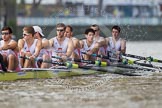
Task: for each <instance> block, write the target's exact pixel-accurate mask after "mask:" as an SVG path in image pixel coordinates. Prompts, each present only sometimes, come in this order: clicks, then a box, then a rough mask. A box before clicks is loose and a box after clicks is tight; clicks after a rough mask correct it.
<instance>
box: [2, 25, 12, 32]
mask: <svg viewBox="0 0 162 108" xmlns="http://www.w3.org/2000/svg"><path fill="white" fill-rule="evenodd" d="M4 30H8V31H9V33H10V34H11V33H12V29H11V27H9V26H6V27H3V28H2V30H1V31H4Z"/></svg>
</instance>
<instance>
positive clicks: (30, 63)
mask: <svg viewBox="0 0 162 108" xmlns="http://www.w3.org/2000/svg"><path fill="white" fill-rule="evenodd" d="M34 34H35V31H34V28H33V27H32V26H26V27H24V28H23V38H22V39H19V40H18V47H19V53H20V65H21V67H22V68H35V67H38V66H37V63H36V62H35V58H37V57H38V55H39V52H40V50H41V48H42V42H41V40H38V39H34Z"/></svg>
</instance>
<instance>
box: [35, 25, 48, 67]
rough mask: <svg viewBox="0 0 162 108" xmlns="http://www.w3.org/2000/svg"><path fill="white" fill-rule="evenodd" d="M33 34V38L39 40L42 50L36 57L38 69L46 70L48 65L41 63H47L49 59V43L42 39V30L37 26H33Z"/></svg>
mask: <svg viewBox="0 0 162 108" xmlns="http://www.w3.org/2000/svg"><path fill="white" fill-rule="evenodd" d="M33 28H34V31H35V34H34V38H35V39H39V40H40V41H41V42H42V48H41V50H40V52H39V55H38V57H37V60H38V61H37V64H38V67H40V68H48V67H50V64H49V63H45V62H42V60H43V61H49V60H50V57H51V51H50V50H49V41H48V40H47V39H46V38H44V34H43V32H42V29H41V28H40V27H39V26H33Z"/></svg>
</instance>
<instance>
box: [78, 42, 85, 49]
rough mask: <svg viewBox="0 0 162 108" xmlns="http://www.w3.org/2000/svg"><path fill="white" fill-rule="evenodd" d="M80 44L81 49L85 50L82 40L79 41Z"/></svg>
mask: <svg viewBox="0 0 162 108" xmlns="http://www.w3.org/2000/svg"><path fill="white" fill-rule="evenodd" d="M79 43H80V48H83V46H84V43H83V41H82V40H80V41H79Z"/></svg>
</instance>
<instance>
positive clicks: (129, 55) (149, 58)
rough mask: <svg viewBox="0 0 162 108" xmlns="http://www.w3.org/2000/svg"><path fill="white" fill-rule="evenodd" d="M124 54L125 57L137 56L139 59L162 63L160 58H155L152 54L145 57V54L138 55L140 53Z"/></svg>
mask: <svg viewBox="0 0 162 108" xmlns="http://www.w3.org/2000/svg"><path fill="white" fill-rule="evenodd" d="M123 56H125V57H132V58H136V59H139V60H146V61H148V62H158V63H162V60H159V59H155V58H153V57H151V56H149V57H143V56H138V55H133V54H123Z"/></svg>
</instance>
